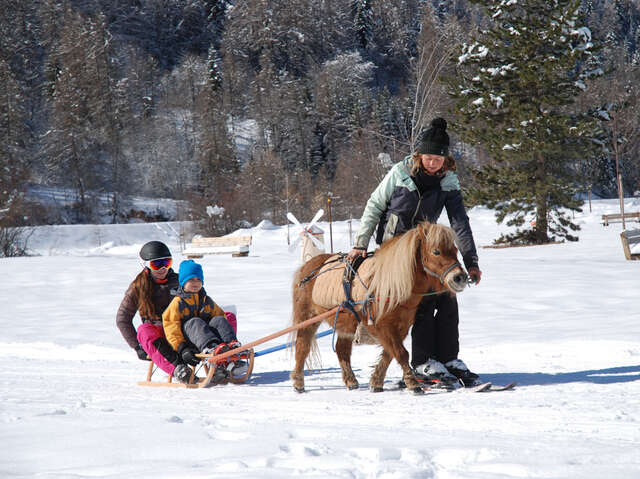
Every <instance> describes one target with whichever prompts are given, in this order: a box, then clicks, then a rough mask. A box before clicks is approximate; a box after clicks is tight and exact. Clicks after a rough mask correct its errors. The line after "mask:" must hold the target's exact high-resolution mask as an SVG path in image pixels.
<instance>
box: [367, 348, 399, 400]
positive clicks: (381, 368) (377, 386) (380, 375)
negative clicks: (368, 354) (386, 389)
mask: <svg viewBox="0 0 640 479" xmlns="http://www.w3.org/2000/svg"><path fill="white" fill-rule="evenodd" d="M392 359H393V358H392V357H391V355H390V354H389V353H388V352H387V350H386V349H383V350H382V354H381V355H380V359H379V360H378V364H376V367H375V369H374V370H373V373H372V374H371V378H370V379H369V390H370V391H371V392H374V393H381V392H382V390H383V386H382V385H383V384H384V378H385V377H386V375H387V369H388V368H389V364H391V360H392Z"/></svg>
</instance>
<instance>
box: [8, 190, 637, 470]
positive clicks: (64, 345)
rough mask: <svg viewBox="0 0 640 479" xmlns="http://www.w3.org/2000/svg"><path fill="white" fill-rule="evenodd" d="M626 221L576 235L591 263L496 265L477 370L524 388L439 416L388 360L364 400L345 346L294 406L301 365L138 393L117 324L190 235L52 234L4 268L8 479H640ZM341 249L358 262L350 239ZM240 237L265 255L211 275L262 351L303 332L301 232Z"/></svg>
mask: <svg viewBox="0 0 640 479" xmlns="http://www.w3.org/2000/svg"><path fill="white" fill-rule="evenodd" d="M625 208H626V209H627V210H628V211H638V210H640V200H638V199H635V200H633V199H629V200H627V201H626V204H625ZM585 209H586V210H587V211H588V206H587V207H585ZM616 211H617V202H616V201H615V200H599V201H596V202H594V210H593V212H592V213H588V212H586V213H583V214H581V215H578V216H576V219H577V221H578V222H579V223H580V224H581V225H582V231H581V232H580V241H579V242H578V243H566V244H560V245H549V246H538V247H526V248H510V249H482V248H479V255H480V266H481V268H482V270H483V273H484V275H483V279H482V283H481V284H480V285H479V286H477V287H472V288H470V289H467V290H466V291H465V292H463V293H462V294H460V295H459V302H460V308H461V325H460V329H461V353H460V357H461V358H462V359H464V360H465V362H466V363H467V364H468V365H469V366H470V367H471V368H472V370H474V371H476V372H478V373H479V374H481V376H482V377H483V378H484V379H485V380H488V381H493V382H494V383H497V384H500V383H506V382H509V381H517V382H518V387H517V389H516V390H515V391H511V392H501V393H485V394H473V393H469V392H454V393H440V394H426V395H424V396H422V397H417V396H412V395H410V394H408V393H406V392H405V391H402V390H398V389H397V388H396V387H395V386H394V384H395V382H396V381H397V380H398V379H399V378H400V370H399V368H398V367H397V365H396V364H395V363H392V366H391V367H390V369H389V374H388V376H387V382H386V383H385V388H386V389H387V390H386V391H385V392H383V393H380V394H373V393H370V392H369V391H368V378H369V374H370V372H371V369H370V366H371V365H372V364H374V362H375V361H376V359H377V355H378V349H377V348H376V347H374V346H358V347H356V348H354V355H353V366H354V371H355V372H356V375H357V376H358V380H359V381H360V384H361V387H360V389H359V390H357V391H347V390H346V389H345V388H344V386H343V383H342V380H341V375H340V369H339V366H338V363H337V360H336V357H335V354H334V353H333V352H332V350H331V349H332V346H331V336H329V337H325V338H323V339H320V340H319V345H320V348H321V351H322V359H323V365H322V367H321V368H320V369H318V370H316V371H313V372H312V373H309V375H308V376H307V378H306V387H307V390H308V392H307V393H306V394H302V395H300V394H296V393H294V392H293V389H292V387H291V381H290V380H289V372H290V370H291V367H292V361H291V358H290V354H289V352H287V351H280V352H276V353H273V354H269V355H265V356H261V357H259V358H257V359H256V365H255V369H254V374H253V375H252V376H251V378H250V379H249V381H247V382H246V383H244V384H242V385H226V386H216V387H213V388H210V389H203V390H186V389H164V388H145V387H141V386H138V385H137V384H136V383H137V381H140V380H143V379H144V377H145V374H146V369H147V363H144V362H141V361H139V360H138V359H137V357H136V355H135V353H134V352H133V351H132V350H131V349H129V348H128V346H127V345H126V343H125V342H124V340H123V339H122V337H121V336H120V333H119V332H118V330H117V328H116V326H115V313H116V310H117V308H118V305H119V303H120V300H121V299H122V295H123V293H124V291H125V289H126V288H127V286H128V284H129V282H130V281H131V280H132V279H133V277H134V276H135V275H136V274H137V272H138V271H139V269H140V264H139V262H138V258H137V251H138V250H139V248H140V246H141V245H142V244H143V243H144V242H146V241H148V240H152V239H160V240H162V241H165V242H167V243H168V244H169V246H170V247H171V249H172V250H173V251H174V256H175V259H176V263H178V262H179V261H180V260H181V259H182V258H181V257H180V254H179V251H180V245H179V231H180V227H179V225H177V224H166V223H164V224H140V225H117V226H109V227H107V226H106V225H105V226H104V227H102V228H101V229H99V232H98V229H97V227H95V226H69V227H47V229H44V228H43V229H38V230H37V231H36V232H35V233H34V235H33V236H32V238H31V241H30V246H31V247H32V248H33V251H34V252H37V253H39V254H41V255H42V256H33V257H24V258H2V259H0V271H1V272H2V276H3V278H4V281H3V287H2V289H1V290H0V303H1V304H2V312H1V313H0V325H1V327H2V334H1V335H0V371H1V373H2V374H1V378H2V379H1V384H2V387H1V388H0V404H1V406H0V424H1V426H0V442H1V444H2V447H1V448H0V477H2V478H15V479H17V478H21V479H22V478H39V479H40V478H51V479H52V478H56V479H61V478H63V479H66V478H68V479H72V478H73V479H76V478H149V479H152V478H153V479H160V478H190V479H194V478H223V477H237V478H258V477H259V478H282V477H321V478H334V477H335V478H374V477H375V478H398V479H400V478H438V479H444V478H521V477H533V478H611V477H615V478H617V479H632V478H637V477H640V452H639V451H640V449H639V448H638V444H640V297H639V294H638V292H639V289H640V279H639V274H640V261H626V260H625V259H624V256H623V252H622V247H621V243H620V237H619V234H620V231H621V227H620V225H619V224H616V225H611V226H609V227H603V226H602V225H601V224H600V216H601V215H602V214H603V213H607V212H610V213H613V212H616ZM469 216H470V218H471V226H472V228H473V230H474V235H475V238H476V242H477V243H478V245H479V246H481V245H487V244H490V242H491V240H492V239H494V238H495V237H497V236H498V234H499V232H502V230H501V229H500V227H498V226H497V225H496V224H495V222H494V220H493V213H492V212H491V211H488V210H485V209H481V208H476V209H474V210H472V211H470V213H469ZM320 226H321V227H322V228H323V229H324V230H325V235H326V239H327V243H328V225H327V224H326V223H322V222H321V223H320ZM356 226H357V225H354V228H355V227H356ZM628 227H640V225H638V224H637V223H632V224H629V225H628ZM292 231H293V230H292ZM333 232H334V237H333V244H334V248H335V249H336V250H342V251H345V250H347V249H348V248H349V239H348V226H347V224H346V223H337V224H334V225H333ZM240 233H242V234H246V233H250V234H252V236H253V242H252V246H251V254H250V255H249V257H246V258H232V257H230V256H209V257H205V258H203V259H202V260H201V263H202V264H203V267H204V273H205V288H206V289H207V291H208V292H209V294H210V295H211V296H212V297H213V298H214V299H215V300H216V301H217V302H219V303H221V304H235V305H236V306H237V309H238V321H239V331H238V332H239V338H240V340H241V341H243V342H245V343H246V342H249V341H252V340H255V339H258V338H261V337H263V336H266V335H267V334H270V333H272V332H274V331H277V330H279V329H282V328H284V327H286V326H288V324H289V320H290V313H291V299H290V289H291V278H292V274H293V271H294V270H295V268H296V267H297V260H298V256H299V254H298V253H289V252H288V250H287V242H286V235H287V229H286V227H269V226H268V225H263V226H262V227H256V228H253V229H252V230H250V231H247V230H244V231H241V232H238V234H240ZM323 328H324V326H323ZM284 341H286V337H284V338H281V339H280V340H275V341H273V342H270V343H267V344H265V345H264V348H266V347H269V346H273V345H276V344H280V343H282V342H284ZM406 344H407V345H408V344H409V341H407V342H406ZM257 349H258V350H260V349H263V348H262V347H258V348H257Z"/></svg>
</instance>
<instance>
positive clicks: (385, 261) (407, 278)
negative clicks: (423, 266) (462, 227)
mask: <svg viewBox="0 0 640 479" xmlns="http://www.w3.org/2000/svg"><path fill="white" fill-rule="evenodd" d="M421 244H424V245H425V246H426V248H427V250H432V249H436V248H440V249H442V250H445V251H450V250H451V248H454V247H455V233H454V232H453V230H452V229H451V228H449V227H447V226H443V225H438V224H432V223H428V222H426V221H425V222H423V223H420V224H419V225H418V226H416V227H415V228H413V229H411V230H409V231H407V232H406V233H404V234H402V235H401V236H397V237H395V238H393V239H391V240H389V241H387V242H386V243H384V244H383V245H382V246H381V247H380V249H379V250H378V251H376V254H375V263H374V265H373V267H372V272H371V282H370V284H369V294H371V295H372V296H373V297H374V298H375V301H376V303H377V305H378V315H377V316H378V317H380V316H382V315H383V314H384V313H385V312H388V311H391V310H392V309H394V308H395V307H397V306H398V305H399V304H401V303H403V302H405V301H406V300H407V299H409V297H410V296H411V293H412V290H413V285H414V283H415V270H416V261H417V258H418V248H419V247H420V245H421Z"/></svg>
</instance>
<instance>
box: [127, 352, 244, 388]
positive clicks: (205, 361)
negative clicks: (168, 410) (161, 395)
mask: <svg viewBox="0 0 640 479" xmlns="http://www.w3.org/2000/svg"><path fill="white" fill-rule="evenodd" d="M234 354H238V355H239V356H240V359H243V360H245V361H247V363H248V364H249V367H248V368H247V372H246V373H245V374H244V375H243V376H235V377H234V376H231V377H228V378H227V379H225V380H224V381H221V382H219V383H212V379H213V375H214V373H215V371H216V368H215V367H212V366H211V364H212V363H213V364H216V363H217V362H218V360H220V359H223V358H225V357H227V356H232V355H234ZM196 356H197V357H198V358H200V359H202V362H201V363H200V364H199V365H197V366H195V367H192V368H191V377H190V378H189V382H188V383H180V382H178V381H174V379H173V375H170V376H169V378H168V379H167V380H166V381H153V380H152V376H153V373H154V372H155V371H156V370H157V369H158V367H157V366H156V365H155V363H154V362H153V361H150V362H149V369H148V371H147V380H146V381H139V382H138V385H139V386H153V387H170V388H188V389H195V388H206V387H209V386H213V385H214V384H227V383H233V384H241V383H243V382H245V381H246V380H247V379H249V377H250V376H251V373H252V372H253V362H254V359H255V354H254V351H253V349H249V350H247V349H245V348H238V349H233V350H231V351H228V352H227V353H224V354H219V355H217V356H214V355H213V354H197V355H196ZM201 367H202V368H203V369H204V371H205V373H206V376H205V377H204V378H197V379H196V373H197V371H199V370H200V368H201Z"/></svg>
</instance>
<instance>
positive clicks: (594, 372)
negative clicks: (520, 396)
mask: <svg viewBox="0 0 640 479" xmlns="http://www.w3.org/2000/svg"><path fill="white" fill-rule="evenodd" d="M480 377H481V378H482V380H483V381H491V382H492V383H494V384H503V383H504V384H506V383H509V382H511V381H516V382H517V383H518V386H544V385H547V384H569V383H593V384H614V383H627V382H631V381H638V380H640V366H620V367H615V368H606V369H588V370H584V371H573V372H567V373H496V374H480Z"/></svg>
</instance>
